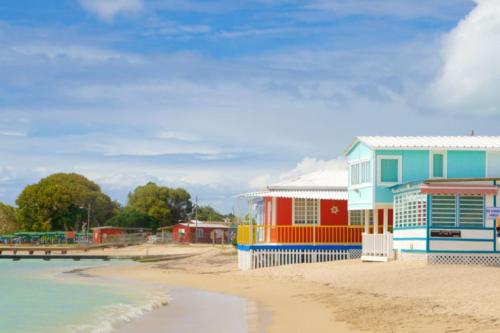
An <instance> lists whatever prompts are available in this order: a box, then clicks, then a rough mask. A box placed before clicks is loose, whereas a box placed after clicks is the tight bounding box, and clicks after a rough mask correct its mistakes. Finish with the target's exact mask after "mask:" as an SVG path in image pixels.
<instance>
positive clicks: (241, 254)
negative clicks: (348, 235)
mask: <svg viewBox="0 0 500 333" xmlns="http://www.w3.org/2000/svg"><path fill="white" fill-rule="evenodd" d="M359 257H360V250H258V251H255V250H251V251H238V267H239V268H240V269H241V270H249V269H256V268H266V267H274V266H282V265H294V264H307V263H317V262H326V261H336V260H347V259H356V258H359Z"/></svg>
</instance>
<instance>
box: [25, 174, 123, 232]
mask: <svg viewBox="0 0 500 333" xmlns="http://www.w3.org/2000/svg"><path fill="white" fill-rule="evenodd" d="M16 204H17V206H18V209H17V218H18V221H19V223H20V226H21V227H22V229H23V230H27V231H50V230H76V231H78V230H81V226H82V223H83V221H86V220H87V214H88V207H89V206H90V217H91V219H90V221H91V226H96V225H101V224H102V223H103V222H104V221H106V220H108V219H109V218H111V217H112V216H113V215H114V214H115V213H116V211H117V209H118V204H117V203H116V202H113V201H112V200H111V199H110V198H109V197H108V196H107V195H106V194H104V193H102V192H101V189H100V187H99V185H97V184H96V183H94V182H92V181H90V180H88V179H87V178H85V177H84V176H82V175H79V174H75V173H69V174H66V173H57V174H53V175H51V176H48V177H46V178H43V179H42V180H40V181H39V182H38V183H37V184H33V185H29V186H27V187H26V188H25V189H24V190H23V191H22V193H21V194H20V195H19V197H18V198H17V200H16Z"/></svg>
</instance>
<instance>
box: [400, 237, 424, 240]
mask: <svg viewBox="0 0 500 333" xmlns="http://www.w3.org/2000/svg"><path fill="white" fill-rule="evenodd" d="M392 240H395V241H407V240H420V241H425V240H427V238H425V237H396V238H393V239H392Z"/></svg>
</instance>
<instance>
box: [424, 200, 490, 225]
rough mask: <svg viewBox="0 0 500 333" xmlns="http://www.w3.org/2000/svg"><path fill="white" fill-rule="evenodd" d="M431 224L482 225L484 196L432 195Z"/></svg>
mask: <svg viewBox="0 0 500 333" xmlns="http://www.w3.org/2000/svg"><path fill="white" fill-rule="evenodd" d="M431 202H432V208H431V214H432V215H431V216H432V225H433V226H443V227H455V226H460V227H482V226H483V225H484V204H485V202H484V196H458V195H457V196H454V195H433V196H432V197H431Z"/></svg>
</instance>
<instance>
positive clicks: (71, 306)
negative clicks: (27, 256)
mask: <svg viewBox="0 0 500 333" xmlns="http://www.w3.org/2000/svg"><path fill="white" fill-rule="evenodd" d="M111 264H113V263H111ZM99 265H110V263H109V262H103V261H81V262H73V261H63V260H60V261H59V260H52V261H37V260H22V261H16V262H14V261H8V260H0V332H10V333H21V332H22V333H25V332H26V333H27V332H29V333H45V332H62V333H65V332H68V333H72V332H75V333H76V332H92V333H101V332H103V333H104V332H110V331H112V330H113V328H116V327H119V326H120V325H122V324H123V323H125V322H127V321H129V320H131V319H133V318H136V317H139V316H141V315H142V314H143V313H144V312H146V311H149V310H152V309H153V308H155V307H157V306H159V305H160V304H161V303H164V302H166V297H167V296H166V294H165V293H164V292H163V291H161V290H159V289H152V288H151V287H146V286H144V285H139V284H130V283H127V284H126V283H124V282H123V281H116V280H113V281H112V280H105V279H100V278H96V277H91V276H85V274H84V273H83V275H79V274H67V273H63V272H67V271H71V270H74V269H78V268H85V267H92V266H99Z"/></svg>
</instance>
